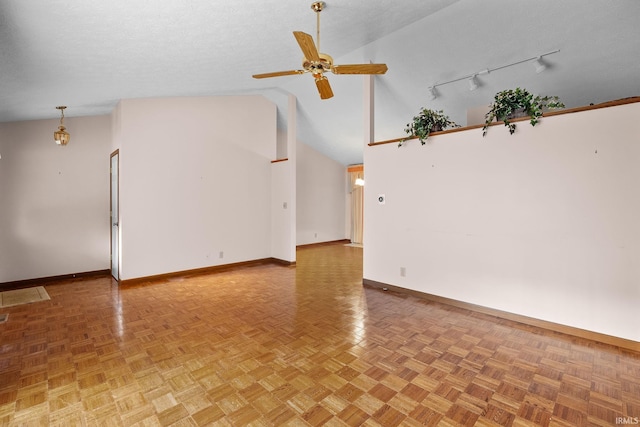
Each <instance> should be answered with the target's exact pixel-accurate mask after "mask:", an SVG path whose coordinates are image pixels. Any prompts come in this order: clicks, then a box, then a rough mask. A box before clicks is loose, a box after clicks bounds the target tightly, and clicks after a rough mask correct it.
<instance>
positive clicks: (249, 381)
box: [0, 245, 640, 427]
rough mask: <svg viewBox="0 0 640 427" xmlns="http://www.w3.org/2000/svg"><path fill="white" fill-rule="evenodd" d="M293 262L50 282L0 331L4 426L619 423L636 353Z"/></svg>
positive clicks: (356, 255)
mask: <svg viewBox="0 0 640 427" xmlns="http://www.w3.org/2000/svg"><path fill="white" fill-rule="evenodd" d="M361 263H362V249H360V248H353V247H345V246H342V245H331V246H321V247H313V248H305V249H300V250H299V251H298V260H297V267H295V268H292V267H282V266H275V265H264V266H257V267H250V268H245V269H243V270H238V271H230V272H224V273H217V274H210V275H201V276H193V277H184V278H177V279H172V280H165V281H158V282H155V283H143V284H139V285H135V286H124V287H118V286H117V285H116V284H115V282H112V281H111V279H109V278H97V279H96V278H93V279H85V280H74V281H69V282H65V283H61V284H52V285H48V286H46V289H47V291H48V292H49V295H50V296H51V300H50V301H44V302H38V303H35V304H30V305H22V306H16V307H10V308H7V309H5V311H7V312H9V313H10V316H9V320H8V321H7V322H6V323H4V324H0V333H1V341H0V425H8V426H23V425H24V426H49V425H51V426H133V425H136V426H204V425H219V426H248V425H253V426H320V425H327V426H358V425H364V426H385V427H390V426H398V425H406V426H417V425H432V426H435V425H438V426H529V425H535V426H614V425H617V424H623V423H625V421H626V422H630V421H634V419H635V418H634V417H640V355H639V354H637V353H634V352H632V351H626V350H620V349H618V348H616V347H611V346H608V345H603V344H599V343H596V342H592V341H587V340H581V339H577V338H573V337H570V336H565V335H561V334H558V333H552V332H548V331H544V330H540V329H536V328H533V327H527V326H524V325H520V324H517V323H514V322H509V321H505V320H500V319H497V318H494V317H491V316H487V315H482V314H478V313H473V312H470V311H466V310H463V309H459V308H454V307H450V306H446V305H442V304H437V303H432V302H426V301H423V300H419V299H417V298H415V297H412V296H407V295H401V294H395V293H391V292H383V291H380V290H375V289H369V288H363V286H362V270H361Z"/></svg>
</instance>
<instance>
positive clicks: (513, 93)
mask: <svg viewBox="0 0 640 427" xmlns="http://www.w3.org/2000/svg"><path fill="white" fill-rule="evenodd" d="M557 108H564V104H563V103H562V102H560V100H559V99H558V97H557V96H540V95H533V94H532V93H530V92H529V91H528V90H526V89H520V88H519V87H518V88H515V89H508V90H503V91H502V92H498V93H497V94H496V96H495V97H494V98H493V102H492V103H491V104H490V105H489V111H488V112H487V114H486V115H485V124H484V127H483V128H482V136H485V135H486V134H487V131H488V130H489V125H490V124H491V123H492V122H493V121H494V120H502V121H503V122H504V125H505V126H507V127H508V128H509V133H510V134H513V133H514V132H515V131H516V125H515V123H511V121H510V119H512V118H513V116H512V114H514V113H517V112H518V111H521V112H522V113H523V115H524V116H529V118H530V120H529V122H530V123H531V126H535V125H536V123H538V121H539V120H540V117H542V112H543V109H550V110H551V109H557Z"/></svg>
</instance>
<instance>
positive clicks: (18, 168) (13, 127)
mask: <svg viewBox="0 0 640 427" xmlns="http://www.w3.org/2000/svg"><path fill="white" fill-rule="evenodd" d="M110 123H111V120H110V117H109V116H95V117H66V118H65V126H66V128H67V131H68V132H69V133H70V134H71V140H70V142H69V144H68V145H67V146H65V147H61V146H57V145H56V144H55V142H54V141H53V132H54V131H55V130H56V129H57V127H58V125H59V120H34V121H26V122H14V123H0V135H2V141H0V153H1V154H2V159H0V283H3V282H12V281H18V280H28V279H35V278H41V277H51V276H58V275H65V274H75V273H82V272H91V271H98V270H107V269H108V268H109V153H110V144H111V124H110Z"/></svg>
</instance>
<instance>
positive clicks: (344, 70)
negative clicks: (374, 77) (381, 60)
mask: <svg viewBox="0 0 640 427" xmlns="http://www.w3.org/2000/svg"><path fill="white" fill-rule="evenodd" d="M331 71H332V72H333V73H334V74H384V73H386V72H387V64H352V65H334V66H333V67H331Z"/></svg>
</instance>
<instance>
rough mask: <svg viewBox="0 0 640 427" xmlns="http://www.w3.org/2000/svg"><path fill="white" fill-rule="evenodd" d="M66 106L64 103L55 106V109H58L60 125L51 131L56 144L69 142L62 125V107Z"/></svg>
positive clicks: (67, 133) (67, 134)
mask: <svg viewBox="0 0 640 427" xmlns="http://www.w3.org/2000/svg"><path fill="white" fill-rule="evenodd" d="M65 108H67V107H66V106H64V105H60V106H58V107H56V109H57V110H60V126H58V130H57V131H55V132H53V139H54V140H55V141H56V144H58V145H67V143H68V142H69V137H70V136H69V132H67V131H66V130H65V127H64V109H65Z"/></svg>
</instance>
